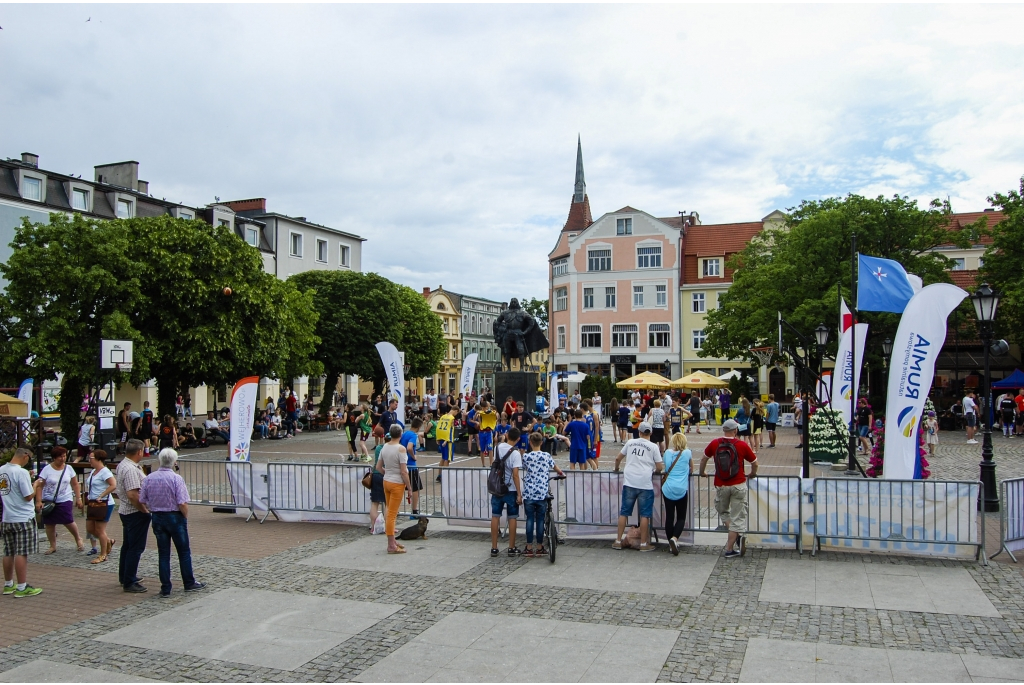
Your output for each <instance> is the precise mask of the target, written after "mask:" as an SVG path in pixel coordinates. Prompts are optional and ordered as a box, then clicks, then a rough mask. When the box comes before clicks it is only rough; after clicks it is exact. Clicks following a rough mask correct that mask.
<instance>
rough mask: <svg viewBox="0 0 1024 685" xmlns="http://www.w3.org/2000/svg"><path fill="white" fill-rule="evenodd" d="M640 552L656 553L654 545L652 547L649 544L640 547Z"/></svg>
mask: <svg viewBox="0 0 1024 685" xmlns="http://www.w3.org/2000/svg"><path fill="white" fill-rule="evenodd" d="M640 551H641V552H653V551H654V545H652V544H651V543H649V542H648V543H647V544H646V545H640Z"/></svg>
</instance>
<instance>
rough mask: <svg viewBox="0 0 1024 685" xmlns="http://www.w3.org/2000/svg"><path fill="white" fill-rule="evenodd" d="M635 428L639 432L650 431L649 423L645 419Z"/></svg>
mask: <svg viewBox="0 0 1024 685" xmlns="http://www.w3.org/2000/svg"><path fill="white" fill-rule="evenodd" d="M636 429H637V430H638V431H639V432H641V433H650V432H651V424H649V423H647V422H646V421H641V422H640V425H639V426H637V427H636Z"/></svg>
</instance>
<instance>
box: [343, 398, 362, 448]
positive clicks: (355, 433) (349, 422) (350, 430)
mask: <svg viewBox="0 0 1024 685" xmlns="http://www.w3.org/2000/svg"><path fill="white" fill-rule="evenodd" d="M362 413H363V412H361V411H359V410H358V409H356V407H355V405H353V404H346V405H345V435H346V436H347V437H348V457H346V458H345V461H355V460H356V438H358V437H359V416H360V415H361V414H362Z"/></svg>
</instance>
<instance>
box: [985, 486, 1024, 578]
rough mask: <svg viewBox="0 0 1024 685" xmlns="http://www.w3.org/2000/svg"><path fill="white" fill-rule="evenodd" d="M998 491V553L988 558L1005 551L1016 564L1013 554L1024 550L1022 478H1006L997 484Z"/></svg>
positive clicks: (1023, 490) (1023, 491) (1023, 494)
mask: <svg viewBox="0 0 1024 685" xmlns="http://www.w3.org/2000/svg"><path fill="white" fill-rule="evenodd" d="M999 489H1000V493H999V494H1000V497H999V499H1000V501H1001V503H1002V506H1001V507H1000V509H1001V510H1002V514H1000V516H999V551H998V552H996V553H995V554H993V555H992V557H990V558H995V557H997V556H999V555H1000V554H1002V553H1003V552H1004V551H1005V552H1006V553H1007V554H1009V555H1010V558H1011V559H1013V561H1014V563H1016V562H1017V557H1015V556H1014V555H1013V553H1014V552H1017V551H1020V550H1022V549H1024V478H1008V479H1006V480H1004V481H1002V482H1001V483H1000V484H999Z"/></svg>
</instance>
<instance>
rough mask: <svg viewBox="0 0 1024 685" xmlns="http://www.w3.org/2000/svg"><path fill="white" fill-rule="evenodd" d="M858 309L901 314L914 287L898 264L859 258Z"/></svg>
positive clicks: (876, 259)
mask: <svg viewBox="0 0 1024 685" xmlns="http://www.w3.org/2000/svg"><path fill="white" fill-rule="evenodd" d="M858 257H859V259H860V264H859V268H858V273H857V309H859V310H861V311H864V312H894V313H896V314H902V313H903V310H904V309H906V307H907V302H910V298H912V297H913V296H914V287H913V286H912V285H911V284H910V279H909V278H907V272H906V271H905V270H904V269H903V267H902V266H901V265H900V263H899V262H894V261H893V260H891V259H882V258H881V257H868V256H867V255H858Z"/></svg>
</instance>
